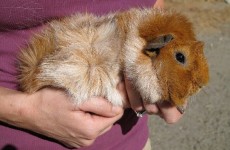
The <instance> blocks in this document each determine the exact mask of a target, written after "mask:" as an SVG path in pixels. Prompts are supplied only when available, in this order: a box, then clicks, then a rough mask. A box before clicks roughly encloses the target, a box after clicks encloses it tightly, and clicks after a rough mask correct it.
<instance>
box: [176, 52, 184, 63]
mask: <svg viewBox="0 0 230 150" xmlns="http://www.w3.org/2000/svg"><path fill="white" fill-rule="evenodd" d="M175 57H176V60H177V61H178V62H180V63H182V64H184V63H185V56H184V54H182V53H181V52H177V53H176V55H175Z"/></svg>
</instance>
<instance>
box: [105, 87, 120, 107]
mask: <svg viewBox="0 0 230 150" xmlns="http://www.w3.org/2000/svg"><path fill="white" fill-rule="evenodd" d="M106 97H107V99H108V101H109V102H111V103H112V104H113V105H116V106H122V104H123V101H124V98H123V97H122V95H121V94H120V93H119V91H118V90H117V89H115V88H111V89H110V90H108V93H107V96H106Z"/></svg>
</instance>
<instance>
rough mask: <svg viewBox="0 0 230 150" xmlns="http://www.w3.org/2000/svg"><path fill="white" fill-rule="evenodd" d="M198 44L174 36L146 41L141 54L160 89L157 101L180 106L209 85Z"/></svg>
mask: <svg viewBox="0 0 230 150" xmlns="http://www.w3.org/2000/svg"><path fill="white" fill-rule="evenodd" d="M203 48H204V44H203V43H202V42H200V41H194V40H181V39H177V38H176V37H175V38H174V35H173V34H165V35H159V36H158V37H154V38H152V39H151V38H148V39H146V46H145V48H144V49H143V53H144V54H145V55H146V56H147V57H149V59H151V63H152V69H153V70H155V72H156V77H157V80H158V84H159V87H160V89H161V90H160V91H161V92H160V99H161V100H168V101H171V102H172V103H173V104H175V105H176V106H183V105H184V104H185V102H186V101H187V98H188V97H189V96H191V95H193V94H195V93H196V92H197V91H199V90H200V89H201V88H202V87H203V86H205V85H206V84H207V83H208V80H209V73H208V65H207V62H206V59H205V56H204V52H203Z"/></svg>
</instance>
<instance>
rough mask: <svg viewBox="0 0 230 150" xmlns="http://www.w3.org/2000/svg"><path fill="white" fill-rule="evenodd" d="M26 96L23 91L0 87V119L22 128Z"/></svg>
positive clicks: (24, 118) (24, 117) (24, 124)
mask: <svg viewBox="0 0 230 150" xmlns="http://www.w3.org/2000/svg"><path fill="white" fill-rule="evenodd" d="M28 98H29V96H28V95H27V94H25V93H23V92H19V91H15V90H10V89H6V88H2V87H0V121H2V122H5V123H7V124H10V125H13V126H17V127H22V128H23V127H24V126H26V123H25V120H26V118H27V116H26V111H27V109H26V108H27V107H28V106H27V104H28V103H27V102H26V101H27V99H28Z"/></svg>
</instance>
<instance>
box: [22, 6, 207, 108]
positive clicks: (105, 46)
mask: <svg viewBox="0 0 230 150" xmlns="http://www.w3.org/2000/svg"><path fill="white" fill-rule="evenodd" d="M165 35H170V36H168V37H171V36H172V37H173V39H167V38H166V37H167V36H165ZM162 41H163V42H162ZM155 50H156V51H157V52H156V53H155ZM177 52H181V53H182V54H183V55H184V56H185V57H186V62H185V64H181V63H179V62H178V60H176V58H175V55H176V54H177ZM19 69H20V73H21V74H20V80H19V81H20V84H21V87H22V89H23V90H24V91H26V92H29V93H31V92H35V91H37V90H39V89H41V88H43V87H46V86H53V87H58V88H64V89H65V90H66V91H67V92H68V93H69V94H70V95H71V96H72V97H73V99H74V101H75V102H76V103H78V104H80V103H82V102H84V101H85V100H87V99H88V98H89V97H92V96H104V97H106V98H107V99H108V100H109V101H110V102H112V103H113V104H115V105H121V104H122V101H123V99H122V97H121V95H120V94H119V92H118V91H117V89H116V85H117V83H118V82H119V81H120V80H121V73H122V72H125V74H126V76H127V77H128V78H130V79H131V80H132V82H133V84H134V86H135V87H136V89H137V90H138V91H139V92H140V94H141V96H142V98H143V100H144V101H146V102H149V103H154V102H156V101H159V100H168V101H171V102H172V103H174V104H175V105H177V106H181V105H183V104H184V103H185V102H186V100H187V98H188V97H189V96H190V95H192V94H194V93H196V92H197V91H198V90H199V89H200V88H201V87H203V86H204V85H206V84H207V82H208V78H209V76H208V66H207V63H206V60H205V57H204V54H203V44H202V42H199V41H197V40H196V38H195V34H194V32H193V29H192V24H191V23H190V22H189V21H188V20H187V18H186V17H184V16H183V15H181V14H179V13H176V12H170V11H163V10H155V9H131V10H129V11H126V12H121V13H120V12H117V13H115V14H109V15H106V16H101V17H96V16H94V15H90V14H76V15H73V16H70V17H66V18H63V19H60V20H54V21H52V22H50V23H49V24H48V27H47V29H46V30H45V31H44V32H43V33H41V34H40V35H36V36H35V37H34V38H33V39H32V41H31V43H30V44H29V45H28V47H27V48H26V49H24V50H23V51H22V54H21V55H20V68H19Z"/></svg>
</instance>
